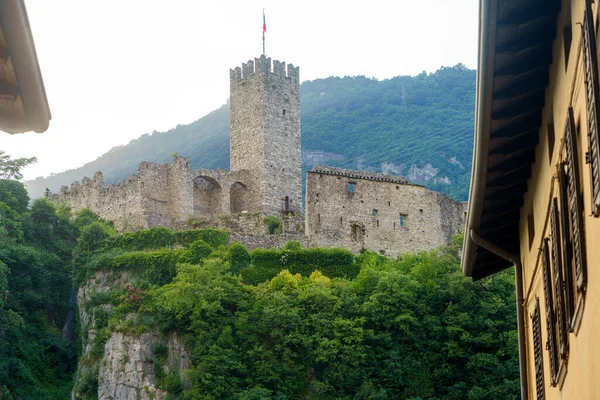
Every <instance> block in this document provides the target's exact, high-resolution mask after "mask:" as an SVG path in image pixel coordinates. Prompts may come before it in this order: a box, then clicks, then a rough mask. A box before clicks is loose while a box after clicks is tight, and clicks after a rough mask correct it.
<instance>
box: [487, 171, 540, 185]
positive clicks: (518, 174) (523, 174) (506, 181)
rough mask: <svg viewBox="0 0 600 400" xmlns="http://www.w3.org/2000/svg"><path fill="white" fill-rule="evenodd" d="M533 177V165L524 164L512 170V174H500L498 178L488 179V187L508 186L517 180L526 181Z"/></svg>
mask: <svg viewBox="0 0 600 400" xmlns="http://www.w3.org/2000/svg"><path fill="white" fill-rule="evenodd" d="M530 177H531V167H530V166H529V165H526V166H523V167H521V168H518V169H516V170H514V171H513V172H511V173H510V174H506V175H500V176H499V177H497V178H496V179H490V180H488V183H487V186H488V187H494V188H498V187H506V186H507V185H510V184H511V183H512V182H515V181H526V180H527V179H529V178H530Z"/></svg>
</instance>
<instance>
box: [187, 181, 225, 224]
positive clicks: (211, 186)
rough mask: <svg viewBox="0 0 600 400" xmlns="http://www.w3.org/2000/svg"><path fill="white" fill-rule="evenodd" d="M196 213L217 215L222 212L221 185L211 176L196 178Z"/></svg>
mask: <svg viewBox="0 0 600 400" xmlns="http://www.w3.org/2000/svg"><path fill="white" fill-rule="evenodd" d="M193 182H194V214H196V215H216V214H220V213H221V185H219V182H217V181H216V180H215V179H213V178H211V177H209V176H197V177H196V178H194V181H193Z"/></svg>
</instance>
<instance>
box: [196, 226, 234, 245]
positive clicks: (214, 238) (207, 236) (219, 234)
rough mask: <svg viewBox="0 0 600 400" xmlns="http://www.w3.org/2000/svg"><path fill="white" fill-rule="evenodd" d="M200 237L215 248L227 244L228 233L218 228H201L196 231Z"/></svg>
mask: <svg viewBox="0 0 600 400" xmlns="http://www.w3.org/2000/svg"><path fill="white" fill-rule="evenodd" d="M198 232H199V233H198V234H199V236H200V239H202V240H204V241H205V242H206V243H208V244H209V245H210V246H211V247H212V248H214V249H216V248H217V247H219V246H227V240H228V239H229V234H228V233H227V232H223V231H220V230H218V229H203V230H201V231H198Z"/></svg>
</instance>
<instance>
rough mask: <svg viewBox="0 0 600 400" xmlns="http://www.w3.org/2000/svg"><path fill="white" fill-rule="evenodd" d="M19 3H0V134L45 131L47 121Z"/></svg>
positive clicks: (30, 40) (16, 0) (40, 81)
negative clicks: (0, 132) (3, 132)
mask: <svg viewBox="0 0 600 400" xmlns="http://www.w3.org/2000/svg"><path fill="white" fill-rule="evenodd" d="M51 118H52V117H51V115H50V108H49V107H48V99H47V98H46V90H45V88H44V81H43V79H42V74H41V72H40V67H39V64H38V59H37V53H36V50H35V44H34V42H33V36H32V34H31V29H30V26H29V18H28V17H27V10H26V9H25V4H24V2H23V0H1V1H0V130H3V131H5V132H9V133H23V132H28V131H35V132H38V133H42V132H44V131H46V129H48V125H49V123H50V119H51Z"/></svg>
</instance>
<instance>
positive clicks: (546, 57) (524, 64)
mask: <svg viewBox="0 0 600 400" xmlns="http://www.w3.org/2000/svg"><path fill="white" fill-rule="evenodd" d="M551 62H552V43H551V42H548V43H546V45H545V46H541V47H537V48H535V49H532V51H530V52H527V53H524V54H522V55H519V56H516V57H511V62H510V63H509V64H508V65H506V66H505V67H503V68H500V69H498V70H497V71H495V72H494V75H495V76H498V77H502V76H510V77H518V76H522V75H524V74H529V73H532V72H546V73H548V64H550V63H551Z"/></svg>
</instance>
